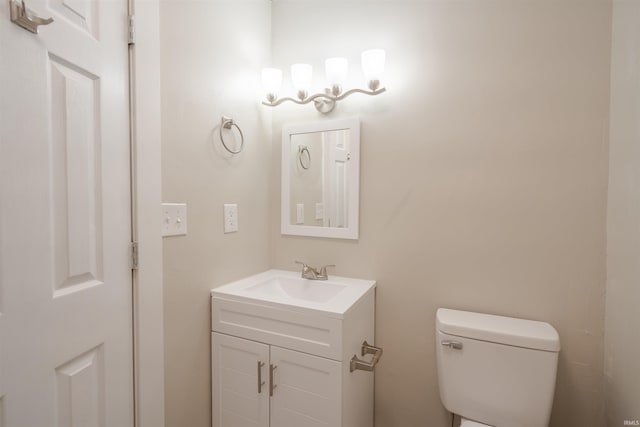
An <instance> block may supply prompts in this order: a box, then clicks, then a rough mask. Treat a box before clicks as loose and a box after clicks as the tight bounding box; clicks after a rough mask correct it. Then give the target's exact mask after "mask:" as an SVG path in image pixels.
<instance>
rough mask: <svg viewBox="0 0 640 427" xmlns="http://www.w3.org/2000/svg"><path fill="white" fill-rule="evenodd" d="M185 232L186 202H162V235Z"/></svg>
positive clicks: (176, 234)
mask: <svg viewBox="0 0 640 427" xmlns="http://www.w3.org/2000/svg"><path fill="white" fill-rule="evenodd" d="M186 234H187V204H186V203H163V204H162V236H184V235H186Z"/></svg>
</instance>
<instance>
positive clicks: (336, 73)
mask: <svg viewBox="0 0 640 427" xmlns="http://www.w3.org/2000/svg"><path fill="white" fill-rule="evenodd" d="M324 66H325V73H326V75H327V84H328V85H329V86H342V85H343V84H344V83H345V82H346V81H347V73H348V72H349V63H348V62H347V58H329V59H327V60H326V61H325V63H324Z"/></svg>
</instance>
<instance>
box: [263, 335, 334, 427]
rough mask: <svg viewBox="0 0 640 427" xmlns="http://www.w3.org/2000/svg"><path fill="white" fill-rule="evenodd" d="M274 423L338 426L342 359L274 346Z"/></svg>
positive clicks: (287, 426) (297, 426)
mask: <svg viewBox="0 0 640 427" xmlns="http://www.w3.org/2000/svg"><path fill="white" fill-rule="evenodd" d="M271 364H272V365H273V366H274V368H275V369H274V371H273V386H274V389H273V396H272V397H271V427H301V426H304V427H316V426H317V427H320V426H322V427H339V426H340V425H341V422H342V412H341V409H342V403H341V402H342V383H341V375H340V374H341V366H342V364H341V363H340V362H336V361H334V360H330V359H325V358H323V357H317V356H311V355H308V354H305V353H300V352H297V351H291V350H285V349H283V348H280V347H274V346H271Z"/></svg>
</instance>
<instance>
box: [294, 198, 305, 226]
mask: <svg viewBox="0 0 640 427" xmlns="http://www.w3.org/2000/svg"><path fill="white" fill-rule="evenodd" d="M296 224H304V203H296Z"/></svg>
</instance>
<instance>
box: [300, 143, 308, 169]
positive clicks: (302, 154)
mask: <svg viewBox="0 0 640 427" xmlns="http://www.w3.org/2000/svg"><path fill="white" fill-rule="evenodd" d="M305 154H306V158H307V161H306V162H305V161H303V159H302V158H303V157H305ZM298 161H299V162H300V166H302V169H305V170H306V169H309V167H311V153H310V152H309V149H308V148H307V146H306V145H298ZM305 163H306V165H305Z"/></svg>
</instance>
